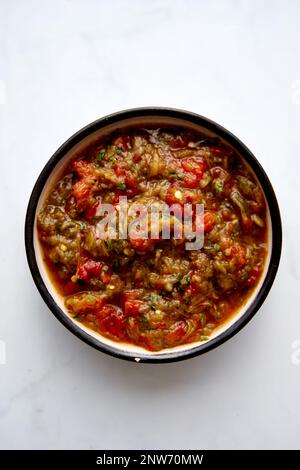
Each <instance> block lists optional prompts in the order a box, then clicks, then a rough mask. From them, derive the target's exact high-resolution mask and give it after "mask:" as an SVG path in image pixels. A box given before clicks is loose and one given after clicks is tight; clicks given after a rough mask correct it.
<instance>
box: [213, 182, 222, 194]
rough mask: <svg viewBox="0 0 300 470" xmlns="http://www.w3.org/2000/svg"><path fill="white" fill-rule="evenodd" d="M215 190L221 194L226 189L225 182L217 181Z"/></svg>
mask: <svg viewBox="0 0 300 470" xmlns="http://www.w3.org/2000/svg"><path fill="white" fill-rule="evenodd" d="M214 187H215V190H216V191H217V193H221V192H222V191H223V189H224V184H223V181H216V182H215V184H214Z"/></svg>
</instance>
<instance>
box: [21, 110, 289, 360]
mask: <svg viewBox="0 0 300 470" xmlns="http://www.w3.org/2000/svg"><path fill="white" fill-rule="evenodd" d="M281 243H282V234H281V220H280V213H279V208H278V203H277V200H276V196H275V193H274V191H273V188H272V186H271V183H270V181H269V179H268V177H267V175H266V173H265V171H264V170H263V168H262V167H261V165H260V164H259V162H258V160H257V159H256V158H255V157H254V155H253V154H252V153H251V152H250V150H249V149H248V148H247V147H246V146H245V145H244V144H243V143H242V142H241V141H240V140H239V139H237V138H236V137H235V136H234V135H233V134H232V133H230V132H229V131H227V130H226V129H224V128H223V127H221V126H220V125H218V124H217V123H215V122H213V121H211V120H209V119H207V118H205V117H203V116H199V115H197V114H194V113H190V112H187V111H182V110H176V109H169V108H138V109H131V110H127V111H121V112H118V113H115V114H112V115H109V116H106V117H103V118H101V119H99V120H97V121H95V122H93V123H91V124H89V125H88V126H86V127H84V128H83V129H81V130H80V131H79V132H77V133H76V134H74V135H73V136H72V137H71V138H70V139H68V140H67V141H66V142H65V143H64V144H63V145H62V146H61V147H60V148H59V149H58V150H57V151H56V152H55V154H54V155H53V156H52V157H51V158H50V160H49V161H48V163H47V164H46V165H45V167H44V169H43V170H42V172H41V174H40V176H39V177H38V179H37V182H36V184H35V186H34V188H33V191H32V194H31V197H30V201H29V204H28V209H27V215H26V223H25V244H26V253H27V259H28V263H29V267H30V270H31V273H32V276H33V279H34V282H35V284H36V286H37V288H38V290H39V292H40V294H41V295H42V297H43V299H44V300H45V302H46V304H47V305H48V307H49V308H50V310H51V311H52V312H53V314H54V315H55V316H56V317H57V319H58V320H60V322H61V323H62V324H63V325H64V326H65V327H67V328H68V329H69V330H70V331H71V332H73V333H74V334H75V335H76V336H77V337H79V338H80V339H81V340H83V341H85V342H86V343H88V344H89V345H91V346H93V347H94V348H96V349H98V350H100V351H103V352H105V353H108V354H110V355H113V356H116V357H118V358H122V359H127V360H131V361H136V362H153V363H157V362H171V361H177V360H182V359H186V358H189V357H193V356H196V355H198V354H202V353H204V352H206V351H209V350H211V349H212V348H215V347H216V346H218V345H220V344H222V343H223V342H224V341H226V340H227V339H229V338H230V337H232V336H233V335H234V334H236V333H237V332H238V331H239V330H240V329H241V328H242V327H243V326H244V325H245V324H246V323H247V322H248V321H249V320H250V319H251V318H252V317H253V315H254V314H255V313H256V312H257V311H258V310H259V308H260V306H261V305H262V303H263V301H264V300H265V298H266V296H267V294H268V292H269V290H270V288H271V286H272V283H273V280H274V278H275V275H276V272H277V269H278V265H279V260H280V252H281Z"/></svg>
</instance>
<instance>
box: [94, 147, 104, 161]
mask: <svg viewBox="0 0 300 470" xmlns="http://www.w3.org/2000/svg"><path fill="white" fill-rule="evenodd" d="M104 157H105V150H100V152H98V153H97V155H96V160H97V162H98V163H102V162H103V159H104Z"/></svg>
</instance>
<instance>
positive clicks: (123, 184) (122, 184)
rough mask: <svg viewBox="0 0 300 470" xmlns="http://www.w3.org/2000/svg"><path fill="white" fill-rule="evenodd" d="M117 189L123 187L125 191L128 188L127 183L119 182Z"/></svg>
mask: <svg viewBox="0 0 300 470" xmlns="http://www.w3.org/2000/svg"><path fill="white" fill-rule="evenodd" d="M117 189H121V191H124V190H125V189H126V184H125V183H120V184H118V186H117Z"/></svg>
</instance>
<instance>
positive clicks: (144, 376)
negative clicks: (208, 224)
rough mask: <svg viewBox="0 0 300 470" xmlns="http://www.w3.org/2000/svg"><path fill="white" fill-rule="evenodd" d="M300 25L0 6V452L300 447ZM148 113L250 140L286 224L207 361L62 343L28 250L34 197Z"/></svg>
mask: <svg viewBox="0 0 300 470" xmlns="http://www.w3.org/2000/svg"><path fill="white" fill-rule="evenodd" d="M299 23H300V3H299V2H298V1H296V0H294V1H292V0H291V1H289V2H288V3H285V2H279V1H278V2H277V1H270V0H269V1H264V2H261V1H259V0H255V1H250V0H248V1H246V0H244V1H238V0H236V1H234V0H231V1H229V0H228V1H212V2H211V1H208V0H207V1H196V0H182V1H179V0H178V1H176V0H165V1H164V0H161V1H159V0H153V1H151V2H150V1H145V0H144V1H137V0H136V1H135V0H130V1H129V0H127V1H124V0H119V1H116V0H112V1H96V0H94V1H92V0H89V1H83V0H82V1H73V0H69V1H63V0H51V1H50V0H48V1H46V2H40V1H38V0H35V1H32V0H28V1H26V2H24V1H22V0H19V1H17V0H12V1H8V0H1V1H0V40H1V54H0V103H1V104H0V174H1V185H0V200H1V210H2V214H1V215H2V218H1V229H0V237H1V258H0V259H1V270H0V285H1V296H0V302H1V304H0V312H1V315H0V340H1V341H2V342H3V343H1V344H2V346H3V345H4V344H5V348H6V364H5V365H4V364H3V365H0V383H1V385H0V447H1V448H10V449H14V448H24V449H29V448H35V449H39V448H51V449H52V448H56V449H62V448H68V449H76V448H82V449H93V448H102V449H105V448H126V449H127V448H138V449H148V448H161V449H162V448H186V449H188V448H204V449H205V448H208V449H210V448H223V449H224V448H299V447H300V446H299V444H300V442H299V435H300V416H299V408H300V400H299V386H300V364H299V365H296V363H297V362H298V361H297V360H296V359H297V357H298V358H299V359H300V355H299V356H297V357H296V354H295V357H294V359H295V360H294V362H295V364H293V360H292V353H293V342H294V341H296V340H300V308H299V304H300V289H299V276H300V271H299V265H300V249H299V245H298V240H299V236H298V235H297V234H298V233H299V231H300V223H299V215H300V214H299V212H300V210H299V195H298V190H299V172H300V163H299V161H300V160H299V154H300V139H299V124H300V61H299V58H300V57H299V56H300V29H299ZM143 105H163V106H174V107H181V108H186V109H189V110H192V111H195V112H198V113H200V114H204V115H206V116H208V117H210V118H212V119H215V120H216V121H218V122H220V123H221V124H223V125H224V126H225V127H227V128H229V129H230V130H232V131H233V132H234V133H235V134H236V135H237V136H239V137H240V138H241V139H242V140H243V141H244V142H245V143H246V144H247V145H248V146H249V147H250V148H251V149H252V150H253V152H254V153H255V154H256V155H257V157H258V158H259V159H260V161H261V163H262V164H263V166H264V167H265V169H266V170H267V172H268V174H269V176H270V178H271V181H272V183H273V185H274V188H275V190H276V192H277V195H278V199H279V203H280V206H281V211H282V218H283V226H284V248H283V256H282V262H281V266H280V270H279V273H278V276H277V278H276V281H275V283H274V286H273V289H272V291H271V293H270V295H269V297H268V299H267V300H266V302H265V304H264V306H263V307H262V308H261V310H260V311H259V313H258V314H257V315H256V317H255V318H254V319H253V320H252V321H251V323H250V324H249V325H248V326H247V327H246V328H244V329H243V330H242V331H241V332H240V333H239V334H238V335H237V336H236V337H234V338H233V339H232V340H230V341H229V342H228V343H227V344H224V345H223V346H221V347H219V348H218V349H217V350H214V351H212V352H209V353H208V354H207V355H205V356H203V357H198V358H195V359H192V360H189V361H187V362H183V363H178V364H170V365H168V364H167V365H161V366H159V365H142V364H140V365H138V364H131V363H126V362H123V361H120V360H117V359H114V358H111V357H108V356H105V355H104V354H101V353H99V352H97V351H95V350H93V349H91V348H90V347H88V346H87V345H85V344H83V343H82V342H80V341H79V340H78V339H76V338H75V337H74V336H72V334H71V333H69V332H68V331H66V330H65V329H64V328H63V327H62V326H61V325H60V324H59V322H58V321H57V320H56V319H55V318H54V316H53V315H52V314H51V313H50V312H49V310H48V308H47V307H46V306H45V305H44V303H43V301H42V299H41V297H40V295H39V294H38V292H37V290H36V288H35V286H34V284H33V281H32V279H31V276H30V274H29V270H28V268H27V263H26V259H25V250H24V243H23V225H24V215H25V210H26V205H27V202H28V198H29V195H30V192H31V189H32V186H33V184H34V182H35V180H36V178H37V176H38V174H39V172H40V170H41V168H42V167H43V165H44V164H45V163H46V161H47V160H48V158H49V157H50V155H51V154H52V153H53V152H54V151H55V150H56V148H57V147H58V146H59V145H60V144H61V143H62V142H63V141H64V140H65V139H66V138H68V137H69V136H70V135H71V134H72V133H73V132H74V131H76V130H78V129H79V128H80V127H82V126H83V125H85V124H87V123H89V122H91V121H93V120H94V119H96V118H98V117H100V116H103V115H104V114H107V113H110V112H113V111H117V110H120V109H124V108H129V107H134V106H143ZM295 345H296V344H295ZM2 349H3V347H2ZM0 351H1V348H0ZM2 352H3V351H2ZM1 357H2V359H1V358H0V359H1V360H0V362H5V361H4V359H5V358H4V357H3V354H2V356H1Z"/></svg>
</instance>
